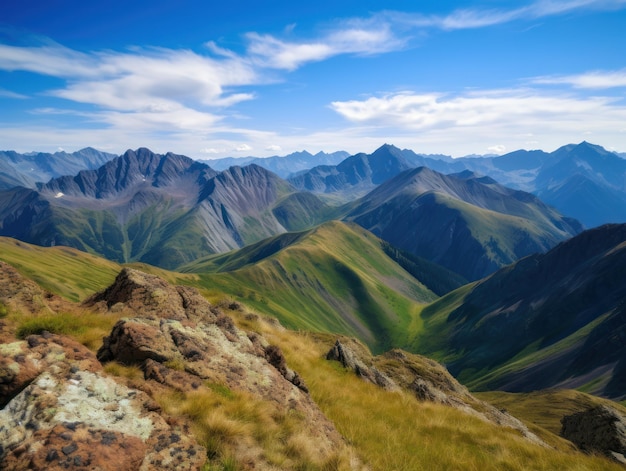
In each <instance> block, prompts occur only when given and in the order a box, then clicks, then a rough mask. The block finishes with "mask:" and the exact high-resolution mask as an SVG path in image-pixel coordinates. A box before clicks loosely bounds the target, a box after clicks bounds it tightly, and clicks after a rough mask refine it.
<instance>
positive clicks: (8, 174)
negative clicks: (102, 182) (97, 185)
mask: <svg viewBox="0 0 626 471" xmlns="http://www.w3.org/2000/svg"><path fill="white" fill-rule="evenodd" d="M115 157H116V155H114V154H109V153H107V152H101V151H98V150H96V149H93V148H91V147H87V148H85V149H81V150H79V151H76V152H72V153H67V152H65V151H59V152H55V153H54V154H50V153H45V152H31V153H29V154H18V153H17V152H14V151H0V190H2V189H8V188H12V187H14V186H24V187H26V188H35V187H36V184H37V182H47V181H48V180H50V179H51V178H57V177H61V176H64V175H74V174H76V173H78V172H79V171H81V170H85V169H96V168H98V167H100V166H102V165H104V164H105V163H106V162H108V161H109V160H111V159H113V158H115Z"/></svg>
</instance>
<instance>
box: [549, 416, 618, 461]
mask: <svg viewBox="0 0 626 471" xmlns="http://www.w3.org/2000/svg"><path fill="white" fill-rule="evenodd" d="M561 425H562V427H561V436H562V437H563V438H566V439H567V440H569V441H571V442H572V443H574V444H575V445H576V446H577V447H578V448H580V449H581V450H583V451H587V452H600V453H602V454H604V455H606V456H609V457H612V458H614V459H615V460H617V461H620V462H622V463H624V464H626V458H625V455H626V417H624V416H622V414H620V413H619V412H618V411H617V410H615V409H614V408H612V407H609V406H598V407H594V408H592V409H589V410H586V411H583V412H577V413H575V414H572V415H567V416H565V417H563V418H562V419H561Z"/></svg>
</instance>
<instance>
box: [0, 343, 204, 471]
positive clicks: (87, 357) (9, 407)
mask: <svg viewBox="0 0 626 471" xmlns="http://www.w3.org/2000/svg"><path fill="white" fill-rule="evenodd" d="M0 365H2V366H1V367H0V371H1V372H2V374H3V376H2V378H1V380H0V381H2V383H1V385H0V386H1V388H0V391H1V393H2V396H1V397H2V401H3V405H4V408H3V409H2V410H0V444H1V445H0V468H2V469H34V470H44V469H45V470H50V469H53V470H56V469H76V468H82V467H85V468H87V469H102V470H105V469H110V470H117V469H129V470H157V469H198V468H199V467H200V466H201V465H202V464H203V463H204V461H205V460H206V451H205V450H204V449H203V448H202V447H201V446H199V445H198V444H197V443H196V442H195V440H194V439H193V438H192V437H191V434H190V432H189V430H188V429H187V428H186V427H185V426H184V424H182V425H181V424H179V425H170V424H169V423H168V422H167V421H166V420H165V419H164V418H163V417H162V416H161V415H160V414H159V413H157V412H156V410H158V408H156V407H155V403H154V401H152V400H151V398H150V397H149V396H148V395H147V394H145V393H143V392H141V391H138V390H136V389H131V388H127V387H125V386H123V385H121V384H119V383H117V382H116V381H114V380H113V379H112V378H109V377H106V376H104V375H103V373H102V366H101V365H100V363H99V362H98V361H97V359H96V357H95V355H94V354H93V353H92V352H90V351H89V350H88V349H86V348H85V347H83V346H82V345H80V344H78V343H76V342H75V341H73V340H71V339H68V338H66V337H62V336H58V335H53V334H49V333H44V334H42V335H31V336H29V337H28V338H27V339H26V340H24V341H18V342H13V343H10V344H4V345H0Z"/></svg>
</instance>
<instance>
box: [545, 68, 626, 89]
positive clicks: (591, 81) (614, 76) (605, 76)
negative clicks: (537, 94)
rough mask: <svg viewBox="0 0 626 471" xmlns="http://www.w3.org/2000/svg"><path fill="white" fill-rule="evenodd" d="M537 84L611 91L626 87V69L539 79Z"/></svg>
mask: <svg viewBox="0 0 626 471" xmlns="http://www.w3.org/2000/svg"><path fill="white" fill-rule="evenodd" d="M533 83H537V84H557V85H571V86H572V87H574V88H582V89H609V88H624V87H626V69H621V70H615V71H601V70H597V71H591V72H586V73H583V74H578V75H564V76H553V77H539V78H536V79H534V80H533Z"/></svg>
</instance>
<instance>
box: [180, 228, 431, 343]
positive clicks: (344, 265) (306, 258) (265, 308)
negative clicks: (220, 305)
mask: <svg viewBox="0 0 626 471" xmlns="http://www.w3.org/2000/svg"><path fill="white" fill-rule="evenodd" d="M251 262H254V263H251ZM225 269H230V270H232V271H228V272H224V271H221V270H225ZM182 270H183V271H185V272H193V273H197V274H199V276H200V280H201V281H200V284H202V285H203V286H205V287H206V288H209V289H213V290H217V291H220V292H224V293H227V294H229V295H231V296H234V297H238V298H244V299H245V302H246V303H248V304H250V305H252V306H254V307H255V309H257V310H259V311H260V312H263V313H267V314H271V315H274V316H276V317H278V318H279V319H280V320H281V321H282V322H283V323H284V324H285V325H287V326H289V327H292V328H297V329H306V330H314V331H327V332H337V333H342V334H346V335H351V336H354V337H357V338H359V339H361V340H363V341H364V342H366V343H367V344H368V345H369V346H370V347H371V348H373V349H374V350H375V351H381V350H384V349H387V348H389V347H390V346H392V345H393V346H404V345H405V344H406V343H407V341H408V339H409V338H411V337H412V335H413V334H414V333H415V332H417V331H419V330H420V321H419V317H418V316H417V313H418V312H419V310H420V308H421V306H422V303H426V302H429V301H432V300H434V299H436V297H437V296H436V295H435V294H434V293H433V292H432V291H430V290H428V289H427V288H426V287H425V286H424V285H423V284H421V283H420V282H418V281H417V280H416V279H415V278H413V277H412V276H411V275H410V274H409V273H408V272H406V271H405V270H404V269H403V268H402V267H400V266H399V265H398V264H397V263H396V262H394V261H393V260H392V259H391V258H389V257H388V256H387V255H386V254H385V253H384V251H383V249H382V247H381V242H380V240H379V239H377V238H376V237H374V236H372V235H371V234H370V233H368V232H367V231H365V230H363V229H361V228H359V227H358V226H356V225H349V224H345V223H341V222H337V221H333V222H328V223H325V224H323V225H321V226H319V227H317V228H316V229H313V230H311V231H307V232H304V233H296V234H285V235H282V236H278V237H275V238H272V239H268V240H266V241H263V242H262V243H260V244H255V245H253V246H250V247H247V248H244V249H242V250H241V251H237V252H231V253H229V254H225V255H219V256H216V257H209V258H207V259H203V260H201V261H199V262H197V263H194V264H189V265H186V266H185V267H183V269H182Z"/></svg>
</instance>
